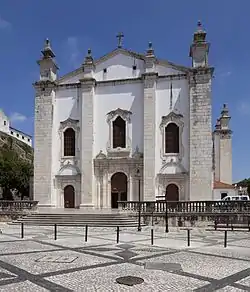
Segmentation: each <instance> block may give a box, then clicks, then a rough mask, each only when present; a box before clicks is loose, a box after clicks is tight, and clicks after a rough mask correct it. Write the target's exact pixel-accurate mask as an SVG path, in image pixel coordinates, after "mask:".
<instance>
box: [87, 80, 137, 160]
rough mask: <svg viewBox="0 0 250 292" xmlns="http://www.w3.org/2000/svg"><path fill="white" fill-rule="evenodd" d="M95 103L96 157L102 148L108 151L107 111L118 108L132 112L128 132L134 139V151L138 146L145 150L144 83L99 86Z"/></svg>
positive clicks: (94, 153)
mask: <svg viewBox="0 0 250 292" xmlns="http://www.w3.org/2000/svg"><path fill="white" fill-rule="evenodd" d="M94 105H95V106H94V137H95V140H94V151H93V156H94V157H95V156H96V155H97V154H98V153H99V152H100V150H102V151H103V152H104V153H106V148H107V143H108V139H109V125H108V123H107V113H109V112H110V111H112V110H116V109H117V108H120V109H123V110H128V111H131V112H132V115H131V124H130V127H129V133H128V134H129V137H130V139H131V141H132V153H133V152H134V151H135V149H136V146H138V147H139V149H140V151H143V85H142V83H136V84H123V85H115V86H114V85H110V86H98V87H97V88H96V92H95V96H94ZM94 157H93V158H94Z"/></svg>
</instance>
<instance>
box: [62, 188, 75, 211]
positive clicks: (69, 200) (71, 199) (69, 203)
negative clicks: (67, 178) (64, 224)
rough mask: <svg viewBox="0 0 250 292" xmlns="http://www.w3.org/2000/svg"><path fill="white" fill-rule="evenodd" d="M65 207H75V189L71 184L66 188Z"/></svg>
mask: <svg viewBox="0 0 250 292" xmlns="http://www.w3.org/2000/svg"><path fill="white" fill-rule="evenodd" d="M64 208H75V189H74V187H73V186H71V185H68V186H66V187H65V188H64Z"/></svg>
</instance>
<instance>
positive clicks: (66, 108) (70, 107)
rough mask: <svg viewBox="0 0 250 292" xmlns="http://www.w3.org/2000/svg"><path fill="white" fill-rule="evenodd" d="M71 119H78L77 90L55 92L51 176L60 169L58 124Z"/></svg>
mask: <svg viewBox="0 0 250 292" xmlns="http://www.w3.org/2000/svg"><path fill="white" fill-rule="evenodd" d="M68 118H71V119H75V120H76V119H78V120H79V119H80V116H79V98H78V89H77V88H73V89H61V90H58V91H57V92H56V96H55V99H54V112H53V130H52V131H53V134H52V176H53V177H54V176H55V175H56V174H57V173H58V171H59V169H60V158H61V154H62V152H61V143H62V141H61V139H60V138H61V137H60V135H59V128H60V122H63V121H65V120H67V119H68Z"/></svg>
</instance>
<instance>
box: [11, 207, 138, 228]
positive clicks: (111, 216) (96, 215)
mask: <svg viewBox="0 0 250 292" xmlns="http://www.w3.org/2000/svg"><path fill="white" fill-rule="evenodd" d="M20 223H24V224H25V225H33V226H49V225H54V224H57V225H61V226H85V225H88V226H95V227H117V226H119V227H137V225H138V222H137V220H136V219H133V218H131V217H129V216H128V215H126V214H120V213H118V212H110V211H109V212H102V211H99V212H98V211H88V212H77V210H75V209H74V211H72V212H70V211H61V212H59V211H58V210H57V211H55V212H48V213H34V214H30V215H26V216H23V217H21V218H20V219H17V220H15V221H13V222H11V223H10V224H12V225H13V224H20Z"/></svg>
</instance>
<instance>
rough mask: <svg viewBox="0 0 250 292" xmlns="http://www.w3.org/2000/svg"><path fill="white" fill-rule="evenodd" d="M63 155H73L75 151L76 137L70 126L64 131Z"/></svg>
mask: <svg viewBox="0 0 250 292" xmlns="http://www.w3.org/2000/svg"><path fill="white" fill-rule="evenodd" d="M63 139H64V156H75V152H76V149H75V148H76V139H75V131H74V130H73V129H72V128H68V129H67V130H65V131H64V134H63Z"/></svg>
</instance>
